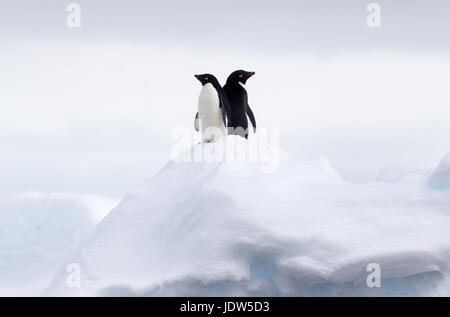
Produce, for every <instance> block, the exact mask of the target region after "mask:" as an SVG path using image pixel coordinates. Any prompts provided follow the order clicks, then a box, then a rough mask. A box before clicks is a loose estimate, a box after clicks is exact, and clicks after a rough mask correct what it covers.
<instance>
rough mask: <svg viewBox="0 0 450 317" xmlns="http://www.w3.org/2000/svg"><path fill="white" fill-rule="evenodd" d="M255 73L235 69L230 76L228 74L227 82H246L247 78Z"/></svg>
mask: <svg viewBox="0 0 450 317" xmlns="http://www.w3.org/2000/svg"><path fill="white" fill-rule="evenodd" d="M253 75H255V72H246V71H245V70H237V71H235V72H232V73H231V75H230V76H228V79H227V82H231V83H234V84H239V83H241V84H244V85H245V84H246V83H247V80H248V79H249V78H250V77H252V76H253Z"/></svg>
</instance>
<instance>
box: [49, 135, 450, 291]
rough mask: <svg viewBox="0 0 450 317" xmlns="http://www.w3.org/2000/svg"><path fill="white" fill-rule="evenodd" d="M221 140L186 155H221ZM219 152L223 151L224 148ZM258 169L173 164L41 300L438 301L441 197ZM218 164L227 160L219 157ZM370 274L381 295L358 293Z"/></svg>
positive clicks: (293, 166) (316, 170) (132, 199)
mask: <svg viewBox="0 0 450 317" xmlns="http://www.w3.org/2000/svg"><path fill="white" fill-rule="evenodd" d="M228 142H231V143H233V144H238V145H239V146H240V147H243V148H246V147H247V145H246V143H245V140H243V139H240V138H238V137H234V136H228V137H226V138H224V140H221V141H219V142H217V143H215V144H206V145H196V146H195V147H194V148H193V149H192V152H191V153H190V154H189V153H188V154H187V156H188V157H190V158H192V154H193V153H196V152H197V153H198V152H201V153H203V154H205V153H207V152H208V151H209V152H211V151H212V152H214V151H222V150H219V148H221V147H223V148H227V145H226V143H228ZM224 145H225V146H224ZM279 156H280V160H279V164H278V168H277V169H276V170H273V171H272V172H271V173H265V172H262V171H261V169H260V165H261V163H260V162H248V161H247V162H236V161H234V162H225V161H219V162H197V163H194V162H184V161H183V159H181V160H180V159H178V160H175V161H172V162H169V163H168V164H167V165H166V167H165V168H164V169H163V170H162V171H161V172H160V173H159V174H158V175H156V176H155V177H153V178H152V179H150V180H149V181H148V182H147V183H146V184H144V185H143V186H141V187H140V188H139V189H138V190H136V191H135V192H133V193H131V194H129V195H128V196H126V197H125V198H124V200H123V201H122V202H121V203H120V205H119V206H118V207H117V208H116V209H114V210H113V211H112V212H111V213H110V214H109V215H108V216H106V217H105V219H104V220H103V221H102V222H101V223H100V224H99V225H98V226H97V227H96V229H95V230H94V231H93V233H92V234H91V235H90V237H89V238H88V239H87V240H86V241H85V242H84V243H83V245H82V246H81V247H80V249H79V250H78V251H77V252H76V253H74V254H73V255H72V257H71V258H70V259H69V260H68V263H69V262H73V263H77V264H79V267H80V269H81V271H80V273H81V285H80V286H81V287H70V285H68V284H66V280H67V278H68V273H67V272H66V266H63V267H62V268H61V270H60V271H59V272H58V273H57V275H56V277H55V280H54V282H53V283H52V285H51V287H50V288H49V289H48V290H47V291H46V292H45V294H44V295H58V296H75V295H76V296H80V295H81V296H96V295H97V296H99V295H100V296H134V295H142V296H167V295H172V296H245V295H247V296H328V295H399V296H401V295H408V296H412V295H447V296H448V295H449V294H450V288H449V287H448V285H449V283H448V277H449V263H450V239H449V234H448V232H449V228H450V207H449V204H448V197H447V196H443V195H444V193H442V192H436V191H433V190H431V189H430V188H429V187H427V186H426V179H425V178H423V179H417V178H414V179H412V180H411V181H410V182H405V181H403V182H401V183H395V182H391V183H374V184H365V185H354V184H350V183H346V182H344V181H343V180H342V179H341V178H340V177H339V175H338V174H337V173H336V171H334V169H333V168H332V167H331V165H330V164H329V162H328V161H327V160H326V159H325V158H324V157H316V158H312V159H310V160H308V161H304V162H299V161H295V160H293V159H290V158H289V157H288V156H287V155H285V154H283V153H282V152H281V151H280V152H279ZM223 157H229V154H225V155H224V156H223ZM371 263H377V264H379V265H380V268H381V278H382V281H381V287H380V288H369V287H368V286H367V284H366V279H367V276H368V275H369V273H370V272H367V266H368V265H369V264H371Z"/></svg>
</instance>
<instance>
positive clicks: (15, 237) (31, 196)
mask: <svg viewBox="0 0 450 317" xmlns="http://www.w3.org/2000/svg"><path fill="white" fill-rule="evenodd" d="M115 205H117V203H116V202H115V201H114V200H109V199H104V198H100V197H97V196H92V195H77V194H60V193H51V194H43V193H24V194H19V195H15V196H14V197H12V198H10V199H6V200H4V201H1V202H0V295H6V296H15V295H17V296H31V295H38V294H39V293H41V292H42V291H43V290H44V289H45V288H47V287H48V285H49V284H50V282H51V280H52V278H53V276H54V273H55V271H56V270H57V269H58V268H59V267H60V266H61V265H62V264H63V263H64V261H65V260H66V258H67V257H68V256H69V255H70V254H72V253H73V252H74V251H75V250H76V247H77V246H78V245H79V244H80V242H82V241H83V240H84V239H86V237H87V236H88V234H89V232H90V231H91V230H92V229H93V228H94V227H95V225H96V224H97V223H98V222H99V220H100V219H101V218H102V216H104V215H105V214H106V212H108V211H109V210H111V209H112V208H113V207H114V206H115Z"/></svg>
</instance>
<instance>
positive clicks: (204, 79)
mask: <svg viewBox="0 0 450 317" xmlns="http://www.w3.org/2000/svg"><path fill="white" fill-rule="evenodd" d="M194 76H195V78H197V79H198V80H199V81H200V82H201V83H202V86H205V85H206V84H212V85H213V86H215V85H216V84H218V83H219V81H218V80H217V78H216V77H215V76H214V75H211V74H201V75H194Z"/></svg>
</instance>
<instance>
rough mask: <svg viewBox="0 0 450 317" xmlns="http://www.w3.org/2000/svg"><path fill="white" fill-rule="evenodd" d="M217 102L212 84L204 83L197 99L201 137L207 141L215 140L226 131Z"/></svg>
mask: <svg viewBox="0 0 450 317" xmlns="http://www.w3.org/2000/svg"><path fill="white" fill-rule="evenodd" d="M219 103H220V102H219V95H218V93H217V90H216V89H215V88H214V86H213V85H212V84H210V83H208V84H206V85H204V86H203V87H202V90H201V91H200V96H199V99H198V116H199V119H200V120H201V126H202V133H203V139H204V140H206V141H208V142H213V141H216V140H217V139H218V138H219V137H220V136H223V135H225V132H226V129H225V125H224V123H223V118H222V110H221V109H220V105H219Z"/></svg>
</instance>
